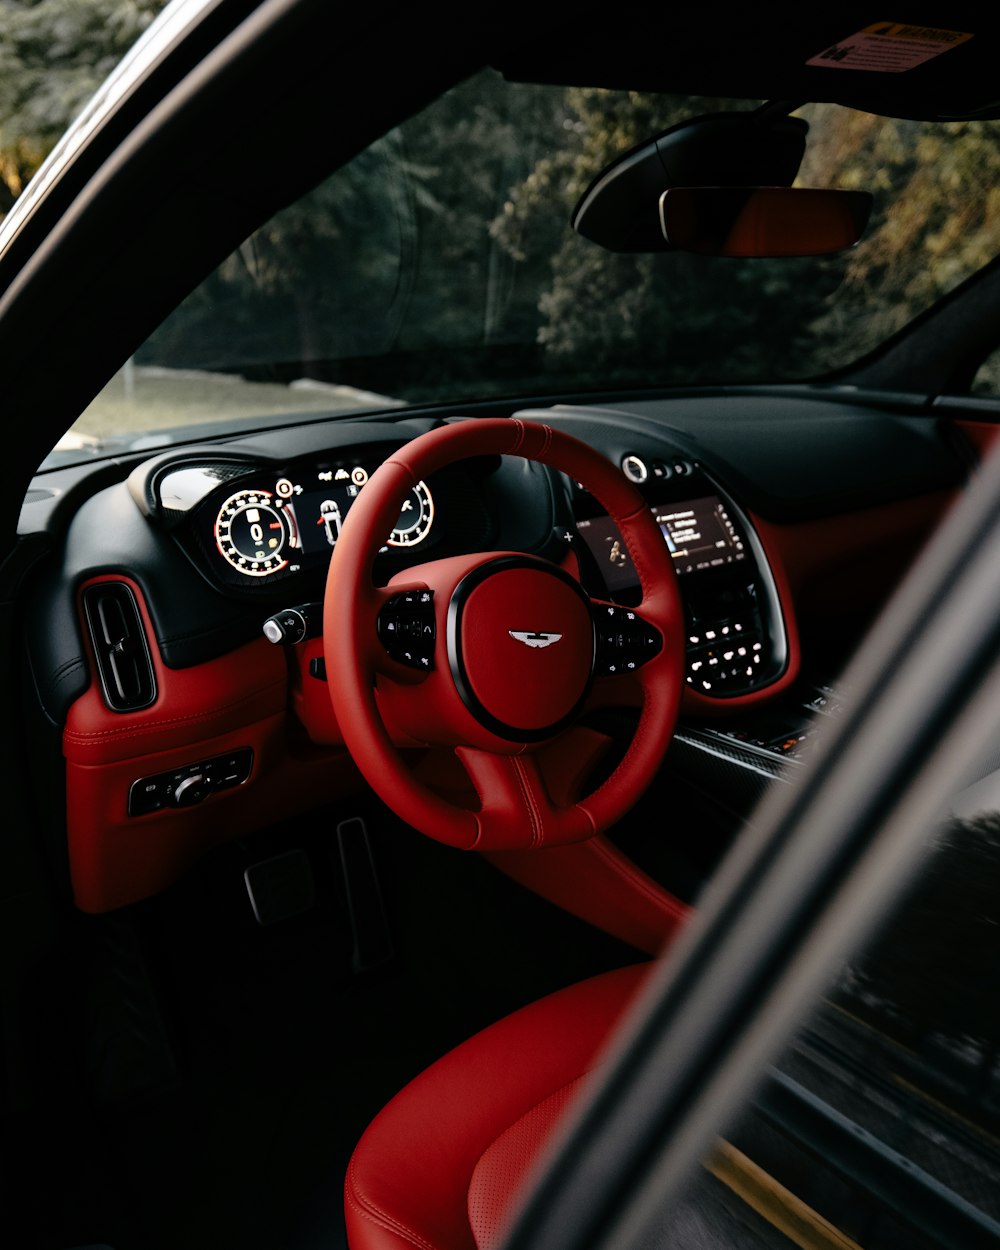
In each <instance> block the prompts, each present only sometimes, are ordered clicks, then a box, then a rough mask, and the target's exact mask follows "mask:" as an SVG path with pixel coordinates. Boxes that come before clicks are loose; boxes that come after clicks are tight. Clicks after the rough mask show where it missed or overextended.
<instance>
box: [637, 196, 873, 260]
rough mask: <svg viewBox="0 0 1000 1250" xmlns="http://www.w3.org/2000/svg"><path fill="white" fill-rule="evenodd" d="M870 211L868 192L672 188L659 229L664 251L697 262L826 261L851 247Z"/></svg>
mask: <svg viewBox="0 0 1000 1250" xmlns="http://www.w3.org/2000/svg"><path fill="white" fill-rule="evenodd" d="M871 210H872V197H871V195H870V194H869V193H868V192H867V191H834V190H827V189H810V188H805V187H671V188H670V189H669V190H667V191H664V192H663V194H662V195H661V196H660V229H661V232H662V235H663V240H664V242H665V243H666V244H667V246H668V248H669V249H672V250H676V251H682V252H694V253H696V254H697V255H699V256H734V257H780V256H825V255H828V254H830V253H832V252H841V251H844V250H846V249H847V248H849V247H853V246H854V245H855V244H856V243H857V242H858V240H859V239H860V238H861V235H862V234H863V233H864V229H865V227H866V226H867V225H868V219H869V217H870V216H871Z"/></svg>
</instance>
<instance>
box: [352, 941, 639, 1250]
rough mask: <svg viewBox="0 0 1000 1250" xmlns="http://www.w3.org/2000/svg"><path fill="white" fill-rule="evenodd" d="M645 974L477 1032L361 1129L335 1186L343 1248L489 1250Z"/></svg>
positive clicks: (565, 994)
mask: <svg viewBox="0 0 1000 1250" xmlns="http://www.w3.org/2000/svg"><path fill="white" fill-rule="evenodd" d="M648 967H649V965H643V966H639V967H633V968H625V969H622V970H621V971H618V972H611V973H607V974H606V975H604V976H600V977H595V978H593V979H592V980H589V981H584V982H581V983H580V984H579V985H574V986H571V987H570V988H569V989H566V990H562V991H560V992H559V993H557V994H552V995H550V996H549V997H548V998H543V999H541V1000H540V1001H539V1002H537V1003H532V1004H531V1005H530V1006H528V1007H525V1008H523V1009H522V1010H521V1011H517V1012H515V1013H514V1014H513V1015H511V1016H507V1017H506V1018H505V1019H503V1020H500V1021H499V1022H498V1023H496V1024H494V1025H491V1026H490V1027H489V1028H488V1029H484V1030H483V1032H482V1033H477V1034H476V1036H475V1037H472V1038H470V1039H469V1040H468V1041H467V1042H463V1043H462V1045H461V1046H458V1047H456V1049H455V1050H453V1051H451V1052H450V1053H449V1054H447V1055H445V1056H444V1058H443V1059H439V1060H438V1062H437V1063H435V1064H433V1065H432V1066H431V1067H430V1068H428V1069H427V1070H426V1071H425V1072H422V1073H421V1074H420V1076H418V1077H417V1078H416V1079H415V1080H413V1081H411V1082H410V1084H409V1085H407V1086H406V1088H405V1089H404V1090H402V1092H401V1093H399V1094H397V1095H396V1097H395V1098H394V1099H393V1100H392V1102H390V1103H389V1105H388V1106H387V1107H385V1109H384V1110H383V1111H381V1112H380V1113H379V1115H378V1116H376V1118H375V1119H374V1120H373V1121H372V1123H371V1125H370V1126H369V1127H368V1129H367V1131H366V1132H365V1134H364V1136H363V1137H362V1139H361V1141H360V1142H359V1143H358V1146H357V1149H356V1150H355V1152H354V1156H353V1158H352V1159H351V1164H350V1168H349V1169H348V1174H347V1183H346V1186H345V1209H346V1216H347V1233H348V1241H349V1243H350V1246H351V1250H413V1248H414V1247H418V1248H419V1250H490V1248H491V1247H492V1246H494V1245H496V1244H498V1243H499V1240H500V1236H501V1233H502V1227H503V1217H504V1215H505V1213H506V1211H507V1209H508V1206H509V1203H510V1200H511V1198H512V1197H513V1196H514V1194H515V1193H516V1192H517V1189H518V1185H519V1182H520V1181H521V1179H522V1178H523V1176H524V1174H525V1172H526V1171H527V1169H528V1167H529V1166H530V1164H531V1162H532V1161H533V1160H534V1158H535V1157H536V1156H537V1154H538V1151H539V1149H540V1148H541V1146H542V1145H543V1143H544V1142H545V1140H546V1139H547V1137H548V1135H549V1132H550V1131H551V1129H552V1127H553V1125H554V1124H555V1123H556V1121H557V1119H558V1117H559V1114H560V1112H561V1111H562V1110H563V1108H564V1107H565V1106H566V1104H567V1103H568V1102H569V1101H570V1099H571V1098H572V1096H573V1094H574V1093H575V1092H576V1090H577V1088H578V1086H579V1083H580V1081H581V1080H582V1078H583V1077H584V1076H585V1075H586V1074H587V1073H588V1072H589V1071H590V1070H591V1069H592V1067H593V1066H594V1064H595V1062H596V1060H597V1056H598V1054H599V1052H600V1050H601V1048H602V1045H603V1043H604V1041H605V1040H606V1038H607V1037H608V1034H609V1032H610V1031H611V1029H612V1027H613V1026H614V1024H615V1023H616V1021H617V1020H618V1018H619V1017H620V1015H621V1014H622V1011H623V1010H624V1009H625V1007H626V1006H627V1005H628V1003H629V1001H630V1000H631V999H632V997H633V995H634V994H635V991H636V989H637V988H638V986H639V984H640V983H641V981H642V979H643V976H644V975H645V972H646V969H647V968H648Z"/></svg>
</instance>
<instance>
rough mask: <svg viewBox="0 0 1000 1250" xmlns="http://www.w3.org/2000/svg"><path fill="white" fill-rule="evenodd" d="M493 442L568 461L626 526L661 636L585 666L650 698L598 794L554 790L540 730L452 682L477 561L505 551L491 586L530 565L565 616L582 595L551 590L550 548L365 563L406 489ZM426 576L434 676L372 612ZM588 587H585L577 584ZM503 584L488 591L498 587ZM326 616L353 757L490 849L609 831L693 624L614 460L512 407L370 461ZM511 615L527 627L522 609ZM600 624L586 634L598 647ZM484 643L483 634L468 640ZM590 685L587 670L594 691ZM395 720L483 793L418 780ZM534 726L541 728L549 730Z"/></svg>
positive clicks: (337, 706) (650, 615)
mask: <svg viewBox="0 0 1000 1250" xmlns="http://www.w3.org/2000/svg"><path fill="white" fill-rule="evenodd" d="M497 454H499V455H511V456H521V457H524V458H525V459H529V460H535V461H538V462H539V463H542V464H546V465H548V466H550V467H552V468H555V469H558V470H561V471H562V472H564V473H566V474H568V475H569V476H570V477H572V478H573V479H574V480H576V481H578V482H580V483H581V484H582V485H583V486H584V487H585V488H586V489H587V490H588V491H589V492H590V493H591V494H592V495H593V496H594V497H595V498H596V499H597V500H598V502H599V503H600V504H601V505H602V506H603V507H604V508H605V510H606V511H607V512H608V514H609V515H610V516H611V518H612V519H613V520H614V521H615V523H616V524H617V526H618V528H619V530H620V531H621V535H622V540H623V542H624V544H625V546H626V549H627V551H628V553H629V555H630V557H631V559H632V562H633V564H634V567H635V570H636V573H637V576H638V578H639V584H640V588H641V591H642V600H641V602H640V604H639V605H638V606H637V607H636V608H635V610H634V616H635V618H636V619H637V620H638V622H639V625H640V626H642V625H645V626H652V627H653V629H654V630H655V631H656V632H657V633H658V634H659V636H660V638H661V640H662V645H661V646H660V648H659V650H658V651H656V652H655V654H651V655H649V656H648V657H647V656H644V657H643V659H642V661H641V662H640V663H639V665H637V666H636V671H635V672H634V673H632V674H630V675H629V676H627V677H623V676H620V675H619V676H615V677H613V678H611V677H607V676H603V677H602V676H594V677H593V678H592V682H593V689H594V690H597V689H598V688H599V687H602V688H603V690H604V693H605V695H606V696H607V695H609V696H611V697H606V698H605V699H604V702H605V703H613V702H615V701H617V702H622V701H623V700H622V699H621V698H618V699H617V700H616V699H615V697H614V694H615V684H616V683H621V682H623V681H628V682H630V683H637V684H638V686H639V688H640V690H641V693H642V711H641V713H640V717H639V723H638V726H637V728H636V732H635V734H634V736H633V739H632V742H631V744H630V745H629V747H628V750H627V751H626V753H625V755H624V757H623V758H622V760H621V761H620V763H619V764H618V766H617V768H616V769H615V770H614V772H612V774H611V776H610V777H608V778H607V780H606V781H604V782H603V783H602V784H601V785H600V786H599V787H598V788H597V789H595V790H594V791H593V792H591V793H590V794H588V795H585V796H583V797H581V798H579V799H574V800H572V801H570V802H555V801H553V800H552V798H551V796H550V793H549V787H548V785H547V784H546V779H545V777H544V776H543V775H542V773H541V772H540V770H539V768H538V767H537V765H536V763H535V757H534V754H533V750H534V744H533V743H532V742H531V741H519V740H518V738H517V736H516V732H515V734H514V736H510V735H508V736H506V737H504V736H503V735H498V734H496V733H495V732H494V731H493V727H491V726H490V725H484V724H482V723H481V721H478V720H476V719H475V718H474V716H472V715H470V714H469V705H468V703H467V702H463V700H462V698H461V692H459V691H457V690H456V686H455V671H454V659H455V657H454V655H449V647H450V646H454V645H455V637H456V632H455V630H456V627H455V623H454V622H455V610H454V601H455V600H456V599H457V597H458V595H457V588H458V587H459V586H460V584H461V583H463V582H468V581H469V580H470V575H471V576H472V577H476V578H478V579H479V580H480V581H483V580H485V579H489V578H491V577H493V576H494V574H497V575H498V576H499V575H502V570H501V569H500V567H499V566H500V565H501V564H503V565H504V568H505V569H507V571H508V583H507V584H502V583H501V582H500V581H499V580H495V581H494V585H495V586H497V587H499V588H500V590H501V591H504V592H505V591H506V589H507V585H509V579H510V577H511V576H513V575H512V574H510V572H509V562H511V561H516V562H518V563H519V564H520V563H523V564H525V565H527V566H529V567H528V568H527V569H526V570H525V572H524V577H525V578H527V579H528V581H527V582H526V583H525V593H526V594H528V595H529V597H530V598H531V599H534V598H535V597H539V598H541V599H545V598H546V596H549V597H551V598H553V603H555V605H556V606H555V609H554V610H558V611H562V612H563V613H564V614H565V613H566V612H568V613H570V615H571V616H572V615H574V614H575V609H574V608H573V607H572V606H571V603H570V600H569V598H568V592H563V591H559V590H557V589H556V588H555V580H556V579H557V577H558V578H562V579H565V574H564V573H562V572H559V571H558V569H557V566H555V565H551V564H549V563H548V562H547V561H541V560H538V559H537V558H534V557H530V556H524V555H522V554H521V553H515V552H500V553H497V552H489V553H479V554H476V555H473V556H464V557H450V558H446V559H444V560H437V561H431V562H429V563H427V564H423V565H418V566H416V567H414V568H411V569H408V570H406V571H405V572H404V573H401V574H398V575H397V576H396V577H395V578H393V579H392V580H391V581H390V583H389V585H388V586H385V587H381V586H377V585H376V584H375V582H374V580H373V577H372V570H373V564H374V559H375V556H376V554H377V552H378V551H379V549H380V548H381V547H382V546H383V545H384V542H385V538H386V535H388V534H389V532H390V531H391V530H392V528H393V526H394V525H395V524H396V520H397V518H398V516H399V512H400V508H401V507H402V505H403V502H404V500H405V498H406V496H407V494H408V493H409V491H410V490H411V489H412V488H413V487H414V486H415V485H416V484H417V483H418V482H419V481H421V480H423V479H425V478H426V477H428V476H430V475H431V474H433V473H434V472H435V471H437V470H439V469H442V468H444V467H445V466H446V465H449V464H451V463H454V462H455V461H457V460H461V459H466V458H469V457H474V456H483V455H497ZM504 562H508V564H504ZM491 566H497V567H491ZM535 566H540V567H537V568H536V567H535ZM477 570H478V571H477ZM547 575H551V576H547ZM532 579H533V580H532ZM421 588H430V589H431V591H432V595H433V597H434V604H433V610H434V614H435V626H436V636H435V642H434V657H435V661H436V664H435V668H434V671H433V672H431V673H426V674H425V673H414V672H412V671H410V670H406V669H403V668H402V667H401V666H399V665H397V664H396V663H395V661H393V660H391V659H389V657H388V655H387V653H386V652H385V650H384V648H383V647H382V645H381V643H380V642H379V639H378V622H379V614H380V612H382V611H383V610H384V609H385V607H386V604H387V602H388V601H389V599H390V598H391V597H392V596H394V595H398V594H400V593H401V592H402V591H404V590H413V591H419V590H420V589H421ZM550 592H551V595H550ZM580 593H581V594H583V595H584V597H585V598H587V596H586V595H585V592H583V591H582V588H580ZM560 596H561V597H560ZM503 597H504V596H503V594H500V595H498V594H494V595H493V598H494V600H497V599H498V598H500V599H502V598H503ZM445 598H447V600H448V602H447V603H445V602H444V599H445ZM590 602H591V603H592V604H593V605H594V608H595V612H596V611H607V610H609V609H610V608H611V606H612V605H610V604H606V603H604V601H601V600H591V601H590ZM449 610H450V613H451V614H450V617H449ZM616 612H618V613H619V614H620V613H622V612H624V609H616ZM323 622H324V623H323V645H324V653H325V656H326V665H327V673H328V677H329V690H330V696H331V700H332V702H333V710H334V714H335V716H336V718H337V722H338V724H339V726H340V730H341V733H342V734H343V738H344V742H345V744H346V746H347V748H348V750H349V751H350V752H351V755H352V757H353V758H354V761H355V763H356V764H357V766H358V768H359V770H360V771H361V773H362V775H363V776H364V777H365V778H366V780H367V781H368V782H369V784H370V785H371V786H372V788H373V789H374V790H375V791H376V793H377V794H379V795H380V797H381V798H382V799H383V800H384V801H385V802H386V804H387V805H388V806H389V807H390V808H391V809H392V810H393V811H395V812H396V813H397V815H399V816H400V817H401V818H402V819H403V820H405V821H406V822H407V823H409V824H410V825H412V826H414V827H415V828H417V829H418V830H420V831H421V832H423V833H425V834H427V835H429V836H431V837H433V838H435V839H437V840H438V841H440V842H444V843H446V844H448V845H450V846H455V847H459V848H462V849H466V850H470V849H476V850H483V851H497V850H511V849H522V848H525V847H532V846H536V847H537V846H555V845H564V844H566V843H570V842H578V841H582V840H584V839H586V838H588V837H590V836H592V835H594V834H596V833H600V832H603V830H605V829H607V828H608V827H609V826H610V825H611V824H613V823H614V822H615V821H616V820H618V819H620V817H621V816H623V815H624V814H625V812H626V811H627V810H628V809H629V807H631V805H632V804H633V803H634V802H635V800H636V799H637V798H638V797H639V794H641V792H642V790H643V789H645V787H646V786H647V785H648V784H649V782H650V781H651V780H652V778H653V776H654V775H655V773H656V770H657V769H658V767H659V765H660V763H661V761H662V758H663V755H664V753H665V752H666V749H667V747H668V745H669V743H670V739H671V737H672V734H673V729H674V725H675V723H676V717H677V710H678V706H679V703H680V696H681V690H682V683H683V665H684V646H683V628H684V622H683V609H682V606H681V601H680V596H679V593H678V590H677V583H676V576H675V573H674V569H673V566H672V562H671V559H670V556H669V553H668V551H667V547H666V544H665V543H664V541H663V537H662V534H661V532H660V530H659V528H658V526H657V525H656V523H655V521H654V520H653V517H652V515H651V513H650V511H649V508H648V505H647V504H646V502H645V500H644V499H643V497H642V496H641V494H640V493H639V492H638V490H636V488H635V487H634V486H633V485H632V484H631V483H630V482H628V481H627V479H626V478H625V477H624V476H623V475H622V474H621V473H620V472H619V471H618V469H617V468H616V467H615V466H614V465H612V464H611V463H610V462H609V461H608V460H606V459H605V458H604V457H603V456H601V455H600V454H599V453H597V452H595V451H593V450H592V449H591V448H590V447H588V446H587V444H585V443H583V442H581V441H580V440H578V439H575V438H573V437H571V436H570V435H567V434H563V433H562V432H560V431H557V430H553V429H552V428H551V427H549V426H546V425H541V424H536V423H532V422H525V421H522V420H520V419H518V418H511V419H493V418H490V419H482V420H476V419H470V420H466V421H463V422H460V423H455V424H451V425H448V426H444V427H442V428H440V429H437V430H434V431H432V432H430V433H428V434H425V435H422V436H420V437H419V438H416V439H414V440H413V441H412V442H410V443H408V444H406V446H404V447H403V448H401V449H400V450H399V451H398V452H396V453H394V454H393V455H392V456H390V457H389V459H388V460H386V461H385V462H384V463H383V464H382V466H381V467H380V468H379V469H378V470H377V471H376V472H375V473H373V474H372V476H371V478H370V479H369V481H368V482H367V484H366V485H365V487H364V489H363V490H362V491H361V493H360V495H359V496H358V498H357V499H356V500H355V502H354V504H353V505H352V507H351V510H350V512H349V513H348V514H347V517H346V519H345V521H344V525H343V528H342V530H341V534H340V537H339V538H338V541H337V545H336V548H335V550H334V554H333V557H332V559H331V561H330V570H329V574H328V577H327V583H326V595H325V601H324V614H323ZM516 623H517V624H522V625H523V622H521V621H520V620H518V621H517V622H516ZM571 625H572V629H573V630H575V631H576V634H574V635H573V636H574V637H577V636H579V637H578V641H579V639H580V638H583V633H585V630H586V626H578V624H577V620H576V619H575V618H574V620H573V621H572V622H571ZM507 626H508V622H506V621H501V622H500V623H499V625H498V626H497V629H496V630H491V633H500V634H502V633H504V631H506V633H508V634H509V635H510V636H511V637H514V634H515V631H514V630H512V629H509V628H507ZM534 628H539V626H537V625H536V626H534ZM594 628H595V627H594V626H593V625H591V629H592V631H593V630H594ZM581 631H583V633H581ZM567 636H568V637H569V632H568V635H567ZM594 636H595V635H594V633H593V632H592V634H591V657H592V658H593V655H594V646H595V644H594V641H593V639H594ZM559 637H562V635H559ZM599 637H600V635H598V638H599ZM477 641H478V634H476V635H474V645H476V642H477ZM581 645H582V644H581ZM528 650H529V649H526V648H522V651H521V652H518V651H517V648H513V651H514V652H515V653H516V655H517V657H518V662H523V663H524V664H529V661H530V657H529V656H528V655H526V654H522V652H527V651H528ZM563 650H565V651H566V654H567V655H569V656H570V658H572V657H571V653H570V649H569V648H568V647H567V648H560V649H559V651H560V652H562V651H563ZM578 650H579V647H578ZM555 651H556V649H555V648H553V652H555ZM530 662H532V663H533V662H534V661H530ZM568 662H569V661H567V663H568ZM577 667H579V664H578V665H577ZM533 671H539V670H537V669H536V670H533ZM578 676H579V674H575V676H574V680H575V679H576V678H577V677H578ZM590 683H591V675H590V674H588V689H590ZM618 688H619V689H620V686H619V687H618ZM567 689H569V687H567ZM573 689H574V690H575V687H574V688H573ZM571 693H572V692H571ZM570 697H571V694H567V695H566V698H567V699H569V698H570ZM598 701H600V700H598ZM582 702H583V700H581V704H582ZM460 704H461V705H462V706H461V707H460ZM564 710H565V709H564ZM575 710H578V709H575ZM569 719H572V717H570V718H569ZM387 721H389V722H390V723H391V724H392V726H393V732H394V733H395V736H396V737H400V736H401V735H400V725H403V726H404V729H403V734H402V736H403V737H404V740H406V741H408V742H409V743H410V744H411V745H438V746H440V745H450V746H451V747H452V749H453V750H454V752H455V755H456V756H457V757H458V759H460V760H461V762H462V764H463V765H464V768H465V771H466V773H467V774H468V776H469V778H470V779H471V781H472V783H473V785H474V787H475V789H476V791H477V793H478V795H479V800H480V806H479V809H478V810H468V809H466V808H465V807H462V806H459V805H458V804H456V803H454V802H451V801H449V800H448V799H447V798H445V797H443V796H442V795H440V794H438V793H436V792H435V791H433V790H432V789H430V788H429V787H428V786H427V785H425V784H424V783H423V782H421V781H420V780H418V779H417V778H416V777H415V776H414V775H413V773H412V772H411V770H410V768H409V767H408V766H407V764H406V763H405V762H404V760H403V758H402V757H401V755H400V752H399V750H398V749H397V747H396V745H395V744H394V741H393V732H390V728H389V727H387ZM429 726H433V727H434V728H433V729H429V728H428V727H429ZM540 736H541V737H542V738H543V739H545V738H546V733H545V731H544V730H542V731H540ZM549 740H551V739H549Z"/></svg>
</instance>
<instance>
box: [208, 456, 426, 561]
mask: <svg viewBox="0 0 1000 1250" xmlns="http://www.w3.org/2000/svg"><path fill="white" fill-rule="evenodd" d="M368 478H369V470H368V468H367V467H365V466H364V465H360V464H354V465H347V466H343V465H342V466H338V467H323V466H316V465H312V466H310V467H309V468H307V469H305V470H303V471H302V472H300V473H296V474H295V475H289V476H287V477H285V476H283V477H278V478H276V479H275V480H274V481H273V482H271V481H269V482H267V483H266V485H265V484H264V483H259V484H258V483H255V484H253V485H243V486H241V487H239V488H238V489H235V490H233V491H232V493H230V494H229V495H228V496H227V497H226V498H225V499H223V500H222V502H221V503H219V504H218V505H217V506H216V510H215V515H214V528H213V537H214V540H215V547H216V549H217V550H218V553H219V555H220V556H221V557H222V559H223V560H224V561H225V562H226V564H227V565H228V566H229V568H230V569H232V570H233V571H235V572H236V573H237V574H239V576H240V577H241V578H243V577H245V578H248V579H258V580H260V579H264V578H268V577H273V576H274V575H275V574H279V573H297V572H299V571H300V570H301V569H302V568H303V567H306V566H307V565H310V564H313V563H316V562H317V561H318V558H320V557H326V558H329V556H330V553H331V552H332V551H333V549H334V547H336V545H337V540H338V539H339V537H340V530H341V526H342V525H343V523H344V519H345V517H346V516H347V513H348V512H349V511H350V508H351V505H352V504H353V503H354V500H355V499H356V498H357V497H358V495H359V494H360V492H361V491H362V490H363V489H364V487H365V485H366V484H367V482H368ZM433 523H434V499H433V497H432V495H431V492H430V489H429V488H428V486H427V484H426V482H417V484H416V485H415V486H414V487H413V488H412V489H411V490H410V492H409V494H408V495H407V497H406V499H405V500H404V501H403V506H402V508H401V509H400V513H399V519H398V520H397V522H396V524H395V526H394V527H393V529H392V531H391V532H390V533H389V535H388V536H387V537H386V542H385V546H384V547H383V548H382V550H383V551H386V550H389V549H391V548H409V547H416V546H417V545H419V544H420V543H422V542H423V541H424V540H425V539H426V538H427V537H428V535H429V534H430V532H431V527H432V525H433Z"/></svg>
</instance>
